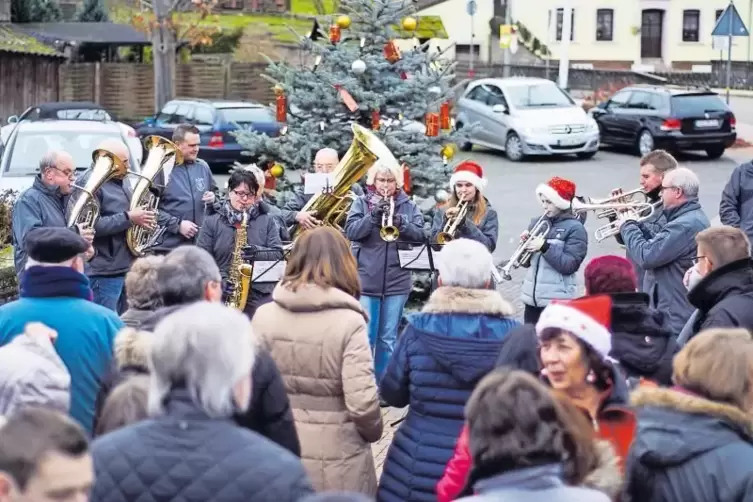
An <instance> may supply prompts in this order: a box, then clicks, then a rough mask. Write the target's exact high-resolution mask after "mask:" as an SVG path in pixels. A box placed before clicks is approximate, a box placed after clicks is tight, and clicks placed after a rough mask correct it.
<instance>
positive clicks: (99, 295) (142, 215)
mask: <svg viewBox="0 0 753 502" xmlns="http://www.w3.org/2000/svg"><path fill="white" fill-rule="evenodd" d="M96 149H97V150H105V151H107V152H110V153H112V154H113V155H115V157H117V158H118V159H120V161H121V162H122V163H123V164H124V165H125V166H126V168H129V167H130V165H131V162H130V160H131V154H130V152H129V151H128V147H127V146H126V145H125V143H123V142H122V141H120V140H117V139H107V140H105V141H103V142H102V143H100V144H99V145H97V148H96ZM93 167H94V164H92V166H91V167H90V168H89V169H87V170H86V171H85V172H84V173H83V174H82V175H81V176H80V177H79V179H78V180H76V185H77V186H81V187H83V186H86V182H87V181H88V179H89V177H90V176H91V174H92V172H93V171H92V168H93ZM132 196H133V187H132V186H131V184H130V183H127V182H125V176H123V177H112V178H110V179H109V180H107V182H105V183H104V184H103V185H102V187H101V188H100V189H99V190H97V192H96V193H95V194H94V198H95V199H96V201H97V203H98V204H99V214H100V216H99V218H97V221H96V222H95V223H94V233H95V234H94V243H93V244H94V250H95V252H96V253H95V255H94V257H93V258H92V259H91V261H89V263H88V264H87V265H86V275H87V276H88V277H89V281H90V282H91V288H92V292H93V293H94V302H95V303H97V304H99V305H102V306H103V307H107V308H108V309H110V310H112V311H114V312H117V313H118V314H121V313H123V312H124V311H125V308H126V305H125V295H124V294H123V290H124V288H125V275H126V272H128V270H129V269H130V268H131V263H133V260H134V259H135V257H134V256H133V254H132V253H131V251H130V250H129V249H128V245H127V244H126V232H127V231H128V229H129V228H131V227H132V226H134V225H136V226H140V227H143V228H147V229H148V228H151V227H152V226H153V225H154V224H155V222H156V216H157V215H156V214H155V213H154V212H153V211H146V210H144V209H141V208H139V209H134V210H129V208H130V206H131V197H132Z"/></svg>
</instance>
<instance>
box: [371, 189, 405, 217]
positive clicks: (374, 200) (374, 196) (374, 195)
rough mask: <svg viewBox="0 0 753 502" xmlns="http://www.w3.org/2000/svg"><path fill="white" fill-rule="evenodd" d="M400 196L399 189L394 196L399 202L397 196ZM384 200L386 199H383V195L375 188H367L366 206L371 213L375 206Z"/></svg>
mask: <svg viewBox="0 0 753 502" xmlns="http://www.w3.org/2000/svg"><path fill="white" fill-rule="evenodd" d="M399 194H400V190H399V189H398V190H397V191H396V192H395V193H394V194H393V195H392V196H393V197H394V198H395V200H397V196H398V195H399ZM382 200H384V197H382V194H380V193H379V192H377V191H376V188H374V186H372V185H369V186H368V187H367V188H366V205H367V206H368V208H369V211H371V210H372V209H374V206H378V205H379V203H380V202H382Z"/></svg>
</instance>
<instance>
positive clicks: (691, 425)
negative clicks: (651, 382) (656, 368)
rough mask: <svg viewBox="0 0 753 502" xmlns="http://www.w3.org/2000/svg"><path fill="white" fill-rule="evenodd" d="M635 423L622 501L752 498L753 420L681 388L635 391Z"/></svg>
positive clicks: (739, 500)
mask: <svg viewBox="0 0 753 502" xmlns="http://www.w3.org/2000/svg"><path fill="white" fill-rule="evenodd" d="M633 405H634V406H636V407H637V408H638V427H637V431H636V436H635V440H634V442H633V446H632V448H631V450H630V454H629V455H628V459H627V470H626V475H627V480H626V483H625V494H624V496H623V497H622V498H621V500H623V501H624V502H742V501H748V500H753V470H752V469H751V467H750V459H751V458H753V419H751V417H750V415H748V414H746V413H744V412H743V411H742V410H740V409H738V408H735V407H733V406H730V405H727V404H723V403H717V402H712V401H709V400H707V399H703V398H701V397H698V396H696V395H693V394H691V393H689V392H686V391H684V390H682V389H658V388H654V389H651V388H642V389H640V390H638V391H636V392H635V393H634V394H633Z"/></svg>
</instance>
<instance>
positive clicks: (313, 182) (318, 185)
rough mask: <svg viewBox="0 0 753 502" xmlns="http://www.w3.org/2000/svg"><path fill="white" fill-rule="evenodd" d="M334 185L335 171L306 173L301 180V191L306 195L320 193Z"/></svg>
mask: <svg viewBox="0 0 753 502" xmlns="http://www.w3.org/2000/svg"><path fill="white" fill-rule="evenodd" d="M334 186H335V173H306V176H304V181H303V193H305V194H306V195H310V194H317V193H322V191H324V190H325V189H332V188H334Z"/></svg>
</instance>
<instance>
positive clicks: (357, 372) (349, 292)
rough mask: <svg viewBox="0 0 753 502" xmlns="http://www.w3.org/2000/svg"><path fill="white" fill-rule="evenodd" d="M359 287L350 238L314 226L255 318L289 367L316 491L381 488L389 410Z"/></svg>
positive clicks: (286, 375)
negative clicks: (377, 461) (381, 444)
mask: <svg viewBox="0 0 753 502" xmlns="http://www.w3.org/2000/svg"><path fill="white" fill-rule="evenodd" d="M360 291H361V285H360V282H359V278H358V269H357V266H356V261H355V259H354V258H353V255H352V254H351V253H350V249H349V248H348V242H347V241H346V240H345V238H344V237H343V236H342V235H341V234H340V233H339V232H338V231H337V230H334V229H333V228H329V227H322V228H318V229H315V230H309V231H307V232H304V233H303V234H302V235H301V237H300V238H299V239H298V240H297V241H296V243H295V246H294V247H293V250H292V252H291V253H290V257H289V259H288V264H287V267H286V269H285V276H284V277H283V279H282V281H281V282H280V284H279V285H278V286H277V287H276V288H275V290H274V292H273V293H272V300H273V301H272V303H269V304H267V305H264V306H262V307H260V308H259V310H258V311H257V312H256V315H255V316H254V319H253V321H252V324H253V328H254V332H255V333H257V334H258V335H259V336H260V337H261V338H262V339H263V340H264V342H265V343H266V345H267V346H268V347H269V350H270V352H271V354H272V357H273V358H274V360H275V362H276V363H277V366H278V368H279V369H280V373H282V376H283V380H284V381H285V387H286V390H287V393H288V397H289V398H290V404H291V407H292V408H293V416H294V418H295V424H296V429H297V430H298V436H299V438H300V442H301V459H302V460H303V464H304V467H305V468H306V471H307V473H308V475H309V477H310V478H311V480H312V484H313V485H314V487H315V489H316V490H317V491H324V490H343V491H357V492H361V493H365V494H368V495H374V494H375V493H376V489H377V481H376V472H375V468H374V460H373V456H372V453H371V446H370V445H369V443H373V442H376V441H378V440H379V439H380V438H381V436H382V417H381V413H380V411H379V400H378V398H377V386H376V381H375V379H374V368H373V361H372V357H371V350H370V348H369V341H368V338H367V335H366V322H367V315H366V312H365V311H364V309H363V307H361V304H360V303H359V301H358V300H359V297H360Z"/></svg>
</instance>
